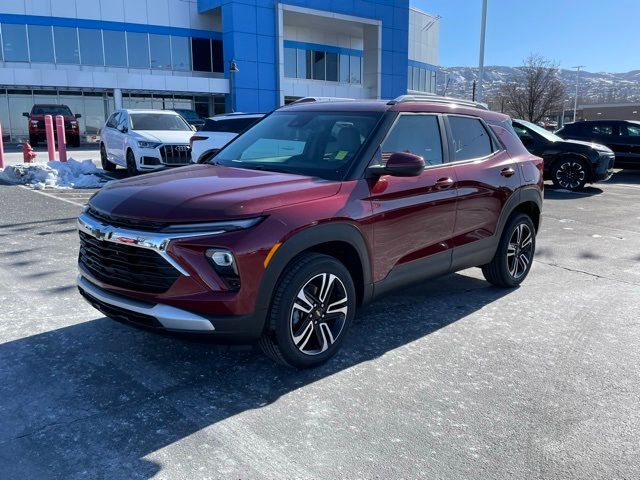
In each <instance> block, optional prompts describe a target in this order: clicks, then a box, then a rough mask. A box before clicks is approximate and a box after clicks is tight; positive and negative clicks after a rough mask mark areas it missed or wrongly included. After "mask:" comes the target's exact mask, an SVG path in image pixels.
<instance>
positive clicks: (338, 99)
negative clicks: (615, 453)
mask: <svg viewBox="0 0 640 480" xmlns="http://www.w3.org/2000/svg"><path fill="white" fill-rule="evenodd" d="M353 100H355V98H341V97H302V98H299V99H297V100H294V101H293V102H291V104H293V103H311V102H349V101H353ZM291 104H290V105H291Z"/></svg>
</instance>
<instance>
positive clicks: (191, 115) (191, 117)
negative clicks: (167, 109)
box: [175, 110, 200, 120]
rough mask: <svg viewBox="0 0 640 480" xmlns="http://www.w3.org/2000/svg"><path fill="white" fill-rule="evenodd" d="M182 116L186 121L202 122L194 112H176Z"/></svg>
mask: <svg viewBox="0 0 640 480" xmlns="http://www.w3.org/2000/svg"><path fill="white" fill-rule="evenodd" d="M175 111H176V112H178V113H179V114H180V115H182V116H183V117H184V118H185V119H186V120H200V117H199V116H198V114H197V113H196V112H194V111H193V110H175Z"/></svg>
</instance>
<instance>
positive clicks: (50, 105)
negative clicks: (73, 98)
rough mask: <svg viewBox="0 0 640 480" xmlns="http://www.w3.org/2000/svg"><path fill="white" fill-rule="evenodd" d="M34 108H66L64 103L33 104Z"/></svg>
mask: <svg viewBox="0 0 640 480" xmlns="http://www.w3.org/2000/svg"><path fill="white" fill-rule="evenodd" d="M33 106H34V107H67V105H65V104H64V103H34V104H33Z"/></svg>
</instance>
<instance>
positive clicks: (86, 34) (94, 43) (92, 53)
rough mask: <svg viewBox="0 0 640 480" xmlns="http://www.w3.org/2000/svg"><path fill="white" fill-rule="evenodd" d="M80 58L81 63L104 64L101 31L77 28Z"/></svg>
mask: <svg viewBox="0 0 640 480" xmlns="http://www.w3.org/2000/svg"><path fill="white" fill-rule="evenodd" d="M78 36H79V37H80V57H81V58H80V59H81V61H82V64H83V65H104V55H103V54H102V31H100V30H94V29H91V28H79V29H78Z"/></svg>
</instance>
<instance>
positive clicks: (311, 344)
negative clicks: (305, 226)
mask: <svg viewBox="0 0 640 480" xmlns="http://www.w3.org/2000/svg"><path fill="white" fill-rule="evenodd" d="M355 308H356V296H355V287H354V285H353V280H352V279H351V275H350V274H349V271H348V270H347V269H346V268H345V266H344V265H343V264H342V263H340V262H339V261H338V260H336V259H335V258H333V257H330V256H327V255H321V254H317V253H304V254H302V255H299V256H298V257H296V258H295V259H294V260H293V261H292V262H291V263H290V264H289V266H288V267H287V268H286V269H285V271H284V273H283V275H282V277H281V279H280V281H279V282H278V285H277V286H276V289H275V293H274V296H273V301H272V304H271V310H270V312H269V318H268V324H267V329H266V331H265V333H264V335H263V337H262V338H261V340H260V346H261V347H262V350H263V351H264V353H265V354H267V356H269V357H270V358H272V359H273V360H276V361H277V362H280V363H284V364H286V365H289V366H293V367H296V368H310V367H315V366H317V365H320V364H322V363H324V362H326V361H327V360H329V359H330V358H331V357H333V356H334V355H335V354H336V353H337V352H338V350H339V349H340V346H341V345H342V342H343V340H344V337H345V336H346V334H347V331H348V330H349V327H350V326H351V323H352V321H353V317H354V314H355Z"/></svg>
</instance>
